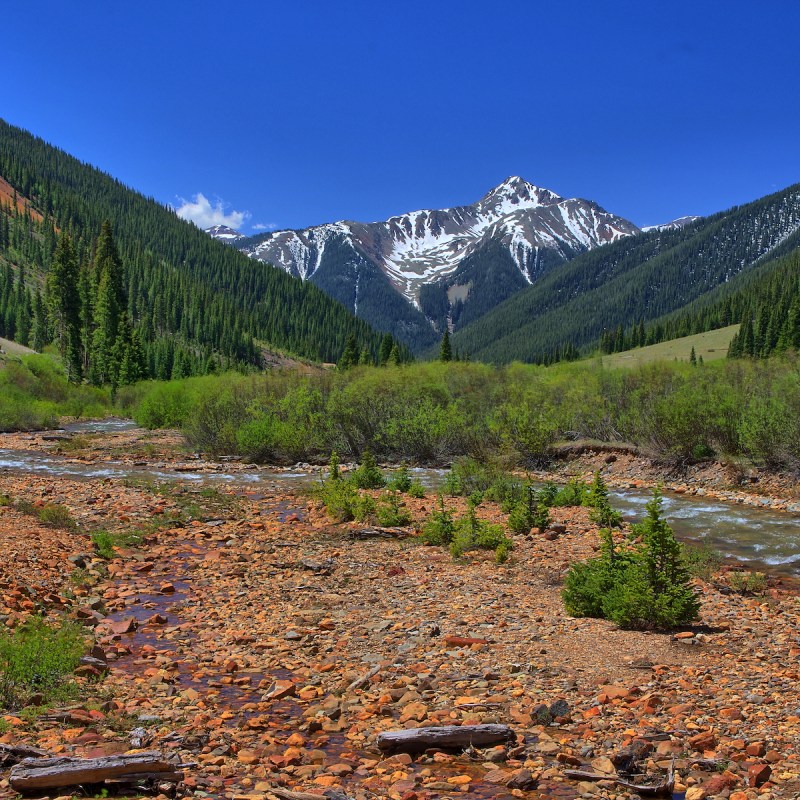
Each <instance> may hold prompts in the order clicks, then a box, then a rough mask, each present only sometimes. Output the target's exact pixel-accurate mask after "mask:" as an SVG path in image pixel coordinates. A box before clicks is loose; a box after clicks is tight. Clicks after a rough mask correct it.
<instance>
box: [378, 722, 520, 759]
mask: <svg viewBox="0 0 800 800" xmlns="http://www.w3.org/2000/svg"><path fill="white" fill-rule="evenodd" d="M515 739H516V737H515V735H514V731H512V730H511V728H509V727H508V725H442V726H440V727H433V728H409V729H407V730H402V731H386V732H385V733H379V734H378V737H377V740H376V741H377V745H378V748H379V749H380V750H382V751H384V752H401V753H420V752H422V751H423V750H427V749H428V748H435V747H440V748H442V749H444V750H451V749H457V748H467V747H470V746H471V745H472V746H477V747H483V746H484V745H488V744H501V743H503V742H511V741H514V740H515Z"/></svg>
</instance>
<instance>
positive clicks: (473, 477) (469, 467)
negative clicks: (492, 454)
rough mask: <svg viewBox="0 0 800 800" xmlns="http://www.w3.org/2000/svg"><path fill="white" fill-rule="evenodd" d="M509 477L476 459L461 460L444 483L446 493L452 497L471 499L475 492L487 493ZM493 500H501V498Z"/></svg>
mask: <svg viewBox="0 0 800 800" xmlns="http://www.w3.org/2000/svg"><path fill="white" fill-rule="evenodd" d="M506 477H507V476H506V475H505V473H504V472H503V471H502V470H501V469H499V468H498V467H496V466H495V465H494V464H487V463H486V462H483V461H478V460H477V459H474V458H459V459H457V460H456V461H454V462H453V466H452V467H451V469H450V472H448V473H447V477H446V478H445V482H444V487H443V489H444V492H445V494H449V495H450V496H451V497H469V496H470V495H471V494H474V493H475V492H480V493H483V492H486V491H488V490H489V489H490V488H491V487H492V486H495V485H496V484H498V483H500V482H502V481H503V480H504V479H505V478H506ZM492 499H496V500H498V501H499V500H501V499H502V498H500V497H493V498H492Z"/></svg>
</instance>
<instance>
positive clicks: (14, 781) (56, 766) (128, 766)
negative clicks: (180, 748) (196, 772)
mask: <svg viewBox="0 0 800 800" xmlns="http://www.w3.org/2000/svg"><path fill="white" fill-rule="evenodd" d="M174 769H175V768H174V766H173V765H172V764H170V763H169V762H168V761H165V760H164V759H163V757H162V756H161V753H158V752H154V751H148V752H144V753H131V754H125V755H118V756H106V757H104V758H26V759H25V760H24V761H21V762H20V763H19V764H16V765H15V766H13V767H12V768H11V774H10V776H9V778H10V781H11V788H12V789H14V790H15V791H18V792H26V791H31V790H34V789H54V788H58V787H61V786H77V785H79V784H82V783H102V782H103V781H105V780H107V779H110V778H122V777H123V776H126V775H136V774H141V773H144V772H148V773H168V772H169V773H171V772H174Z"/></svg>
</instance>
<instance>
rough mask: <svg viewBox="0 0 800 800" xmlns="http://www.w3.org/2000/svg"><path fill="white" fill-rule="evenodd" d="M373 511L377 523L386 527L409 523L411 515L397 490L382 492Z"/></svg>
mask: <svg viewBox="0 0 800 800" xmlns="http://www.w3.org/2000/svg"><path fill="white" fill-rule="evenodd" d="M375 513H376V516H377V518H378V523H379V524H380V525H383V526H384V527H386V528H396V527H402V526H403V525H410V524H411V515H410V514H409V513H408V510H407V509H406V507H405V506H404V505H403V501H402V500H401V499H400V495H399V494H398V493H397V492H384V494H383V495H382V496H381V500H380V503H378V507H377V510H376V512H375Z"/></svg>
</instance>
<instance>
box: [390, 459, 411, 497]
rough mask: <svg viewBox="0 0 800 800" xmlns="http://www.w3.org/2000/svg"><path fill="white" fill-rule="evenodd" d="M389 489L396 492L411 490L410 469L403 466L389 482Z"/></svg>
mask: <svg viewBox="0 0 800 800" xmlns="http://www.w3.org/2000/svg"><path fill="white" fill-rule="evenodd" d="M388 485H389V488H390V489H394V490H395V491H396V492H407V491H408V490H409V489H410V488H411V473H410V472H409V471H408V467H406V466H405V465H403V466H402V467H400V469H398V470H397V471H396V472H395V473H394V474H393V475H392V477H391V478H390V480H389V484H388Z"/></svg>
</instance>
